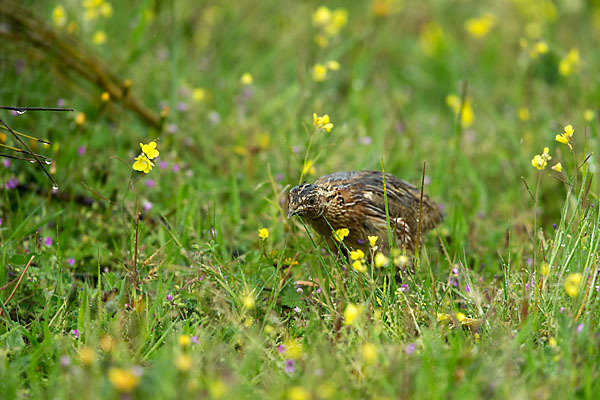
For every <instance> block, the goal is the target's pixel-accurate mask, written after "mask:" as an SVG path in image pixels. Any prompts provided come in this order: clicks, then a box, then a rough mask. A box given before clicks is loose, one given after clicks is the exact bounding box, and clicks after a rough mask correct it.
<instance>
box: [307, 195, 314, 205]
mask: <svg viewBox="0 0 600 400" xmlns="http://www.w3.org/2000/svg"><path fill="white" fill-rule="evenodd" d="M308 204H309V205H311V206H314V205H315V198H314V197H311V198H310V199H309V200H308Z"/></svg>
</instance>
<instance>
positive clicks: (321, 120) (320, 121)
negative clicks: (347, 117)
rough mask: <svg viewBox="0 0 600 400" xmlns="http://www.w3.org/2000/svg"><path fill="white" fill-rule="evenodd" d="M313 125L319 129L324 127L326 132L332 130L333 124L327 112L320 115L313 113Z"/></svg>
mask: <svg viewBox="0 0 600 400" xmlns="http://www.w3.org/2000/svg"><path fill="white" fill-rule="evenodd" d="M313 126H314V127H315V128H317V129H323V130H324V131H325V132H331V130H332V129H333V124H332V123H331V122H330V121H329V115H327V114H325V115H323V116H322V117H319V116H318V115H317V113H313Z"/></svg>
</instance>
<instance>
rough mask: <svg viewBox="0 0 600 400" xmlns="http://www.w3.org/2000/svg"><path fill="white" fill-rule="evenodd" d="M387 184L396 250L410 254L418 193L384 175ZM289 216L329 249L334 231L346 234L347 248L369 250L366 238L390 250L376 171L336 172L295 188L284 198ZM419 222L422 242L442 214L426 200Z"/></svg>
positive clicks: (378, 175) (417, 214)
mask: <svg viewBox="0 0 600 400" xmlns="http://www.w3.org/2000/svg"><path fill="white" fill-rule="evenodd" d="M385 183H386V188H387V199H388V210H389V215H390V224H391V228H392V232H393V234H394V236H395V238H394V240H395V241H396V243H395V244H394V246H398V247H404V248H406V249H407V251H409V252H411V253H412V252H413V251H414V249H415V246H416V241H417V229H418V219H419V202H420V197H421V192H420V190H419V189H417V188H416V187H414V186H413V185H411V184H409V183H407V182H405V181H403V180H401V179H399V178H396V177H395V176H393V175H390V174H385ZM292 215H298V216H300V217H302V218H303V220H304V221H305V222H308V223H309V224H310V225H311V226H312V227H313V228H314V229H315V230H316V231H317V232H318V233H319V234H321V235H323V236H324V237H325V239H326V240H327V242H328V244H330V245H331V244H332V242H333V231H334V230H337V229H341V228H348V229H349V231H350V233H349V235H348V237H347V238H346V239H344V244H345V245H346V246H347V247H348V248H351V249H362V250H363V251H366V250H368V247H369V240H368V236H369V235H371V236H378V237H379V240H378V245H379V246H380V248H383V249H384V250H387V249H388V247H389V246H388V231H387V223H386V215H385V200H384V191H383V177H382V174H381V172H379V171H349V172H336V173H334V174H330V175H325V176H323V177H321V178H319V179H317V181H316V182H315V183H314V184H307V183H304V184H302V185H299V186H296V187H294V188H293V189H292V190H290V193H289V198H288V217H290V216H292ZM421 219H422V222H421V238H422V237H423V233H425V232H426V231H428V230H430V229H432V228H434V227H435V226H436V225H437V224H438V223H439V222H440V221H441V220H442V213H441V212H440V211H439V210H438V207H437V206H436V204H435V203H434V202H433V201H431V199H430V198H429V197H428V196H426V195H424V196H423V208H422V218H421ZM333 248H335V247H333Z"/></svg>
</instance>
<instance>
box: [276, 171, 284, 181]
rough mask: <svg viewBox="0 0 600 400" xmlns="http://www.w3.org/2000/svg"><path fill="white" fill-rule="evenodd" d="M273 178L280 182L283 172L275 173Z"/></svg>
mask: <svg viewBox="0 0 600 400" xmlns="http://www.w3.org/2000/svg"><path fill="white" fill-rule="evenodd" d="M275 180H276V181H277V182H281V181H282V180H283V174H282V173H281V172H280V173H278V174H277V175H275Z"/></svg>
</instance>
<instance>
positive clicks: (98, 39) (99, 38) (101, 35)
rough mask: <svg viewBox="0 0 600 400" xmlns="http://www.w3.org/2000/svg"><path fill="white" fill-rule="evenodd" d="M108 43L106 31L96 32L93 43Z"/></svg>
mask: <svg viewBox="0 0 600 400" xmlns="http://www.w3.org/2000/svg"><path fill="white" fill-rule="evenodd" d="M105 42H106V32H104V31H96V33H94V36H92V43H94V44H97V45H101V44H104V43H105Z"/></svg>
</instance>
